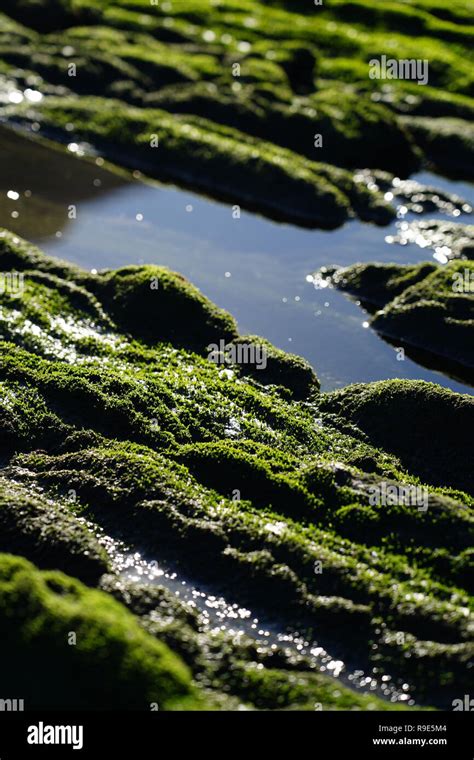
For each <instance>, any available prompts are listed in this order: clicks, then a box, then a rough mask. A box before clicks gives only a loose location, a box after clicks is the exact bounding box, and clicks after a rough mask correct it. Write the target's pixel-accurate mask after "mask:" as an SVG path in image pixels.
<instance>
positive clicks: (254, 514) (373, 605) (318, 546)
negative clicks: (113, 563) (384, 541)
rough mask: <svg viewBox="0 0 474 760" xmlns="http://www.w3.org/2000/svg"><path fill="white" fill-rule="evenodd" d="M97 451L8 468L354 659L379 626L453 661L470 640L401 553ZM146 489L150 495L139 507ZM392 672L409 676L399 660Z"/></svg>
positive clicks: (440, 595)
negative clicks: (318, 567)
mask: <svg viewBox="0 0 474 760" xmlns="http://www.w3.org/2000/svg"><path fill="white" fill-rule="evenodd" d="M103 454H104V455H105V456H104V455H100V452H98V451H89V452H87V451H85V452H81V453H80V454H77V455H69V456H66V457H64V456H61V457H58V458H52V457H46V456H44V455H35V454H32V455H29V456H28V457H21V458H20V459H18V462H17V464H18V465H19V466H20V472H22V471H23V472H24V471H25V470H26V471H29V472H30V477H31V476H34V477H36V478H38V480H39V482H40V483H43V484H46V485H47V486H48V487H49V488H51V487H52V486H53V485H54V484H56V485H57V486H58V487H59V488H64V487H65V486H66V484H67V487H71V484H72V486H73V487H74V489H75V490H77V493H78V497H79V499H80V501H81V503H84V504H89V505H90V507H91V508H92V514H93V515H94V518H95V519H99V521H101V522H104V524H105V525H106V526H107V525H109V526H110V527H112V523H113V526H114V529H115V530H117V529H121V530H123V531H124V533H125V535H127V537H128V538H129V539H131V540H132V541H139V542H140V543H141V544H143V537H144V536H147V540H146V542H147V544H148V546H149V547H150V551H156V552H159V556H164V555H165V556H166V553H167V552H168V553H171V555H173V552H175V553H178V556H179V557H180V566H181V568H182V569H183V570H187V571H191V572H192V573H193V575H194V576H197V577H199V578H200V579H201V580H202V581H207V582H213V583H214V584H217V587H218V588H219V587H221V588H226V589H227V591H228V592H230V593H231V594H232V595H233V597H234V598H236V599H237V600H238V601H239V602H241V603H244V604H251V605H257V607H263V608H265V604H266V601H267V600H268V599H269V598H271V599H272V611H273V614H275V612H277V613H279V615H283V616H287V615H290V616H291V619H292V620H293V621H298V620H299V621H300V622H304V624H305V625H306V626H307V625H311V624H313V625H314V624H316V623H317V626H318V631H319V635H321V634H322V633H323V631H324V632H325V635H327V636H329V637H330V638H332V637H334V636H335V633H336V631H337V636H336V638H337V640H338V641H339V642H340V646H342V651H344V646H347V645H348V644H349V641H348V642H346V644H344V641H345V640H344V634H345V633H347V634H348V635H349V634H350V646H351V650H352V652H353V653H354V646H355V644H357V648H358V651H359V655H358V656H359V657H368V658H369V659H370V657H371V651H372V650H370V646H369V645H370V642H374V641H375V642H377V640H378V634H376V629H377V626H379V625H380V623H383V625H382V629H383V630H384V631H386V630H388V631H390V630H395V631H397V630H398V631H407V632H410V633H412V634H414V635H416V636H417V638H418V639H421V640H425V639H426V638H429V640H430V641H433V640H435V641H439V642H441V643H446V644H447V645H448V644H449V646H447V648H445V649H444V650H443V651H445V653H446V656H449V657H450V658H451V660H452V658H453V657H455V656H456V655H455V653H456V652H458V651H459V654H460V655H461V654H462V653H463V652H464V649H463V648H461V649H459V646H458V643H459V642H460V641H463V640H465V639H466V637H468V636H469V633H468V631H469V628H468V627H467V626H468V621H469V618H467V617H466V611H465V610H464V607H466V608H467V605H468V598H467V597H466V596H465V594H464V593H463V592H462V591H461V590H460V589H459V588H456V587H450V586H449V585H446V582H443V583H439V582H436V581H434V580H432V579H431V578H430V576H429V574H428V573H427V571H426V570H417V571H415V570H414V568H413V566H411V565H410V564H408V563H407V561H406V560H405V559H403V558H402V557H401V556H398V557H397V556H396V555H392V554H390V553H389V552H387V551H386V550H384V549H383V548H377V550H375V549H374V547H372V548H370V547H364V546H363V545H361V544H358V543H354V542H351V541H347V540H344V539H341V538H339V537H338V536H337V535H336V534H334V533H332V532H330V531H329V532H328V531H324V530H320V529H318V528H314V527H313V528H310V527H302V526H301V525H298V523H294V522H292V521H291V520H288V518H285V519H284V520H282V517H281V515H275V514H274V513H271V512H267V511H263V512H262V510H258V511H255V510H252V508H251V505H250V503H246V502H240V503H237V504H236V503H234V502H231V501H227V500H222V499H219V497H217V495H216V494H214V495H213V494H212V492H209V491H206V490H203V489H202V487H201V486H199V485H198V484H196V483H193V481H192V480H191V479H190V478H189V475H187V474H186V472H187V471H186V470H185V469H184V468H181V469H180V471H178V470H175V475H174V477H175V478H176V477H178V478H179V479H178V480H175V482H174V483H173V482H172V481H171V480H170V466H169V463H166V460H164V461H162V463H161V464H159V467H157V466H156V465H157V464H158V459H157V456H156V455H152V453H151V452H149V454H148V456H147V457H146V458H145V457H143V456H142V457H141V461H140V459H138V458H137V457H136V456H135V458H134V459H133V463H132V460H125V459H123V453H122V454H120V449H117V447H115V453H114V452H112V451H111V452H106V451H104V452H103ZM129 456H130V455H129ZM125 461H127V463H126V464H125ZM144 468H145V469H144ZM142 478H143V480H142ZM183 478H185V480H184V481H183ZM111 479H113V483H112V480H111ZM144 490H148V493H149V495H150V496H151V498H152V500H151V501H142V502H136V501H135V500H136V499H137V498H139V497H140V495H141V494H142V493H143V491H144ZM104 516H105V521H104ZM163 553H164V555H163ZM210 556H212V557H213V561H212V563H210V562H209V557H210ZM316 561H319V562H322V566H323V572H322V574H320V575H315V573H314V564H315V562H316ZM245 589H246V591H245ZM453 600H456V601H455V602H454V601H453ZM351 621H352V623H354V622H355V621H357V627H358V630H360V631H361V632H362V633H363V636H362V638H360V639H358V640H357V642H355V641H354V637H353V626H349V627H348V626H347V624H348V623H350V622H351ZM367 638H368V639H369V641H367ZM456 647H457V649H456ZM374 651H375V652H378V646H376V647H375V648H374ZM377 659H379V658H377ZM458 670H459V668H457V669H456V672H458ZM396 673H398V674H400V675H402V676H405V675H406V671H405V668H404V663H403V657H402V656H401V658H400V661H399V663H398V666H397V669H396ZM431 686H432V685H431ZM453 686H454V683H453V682H452V680H450V679H449V678H447V680H446V682H445V684H444V686H443V688H442V689H441V691H439V693H438V691H437V689H438V687H436V689H435V691H436V692H437V693H438V696H437V697H434V696H433V693H434V692H432V693H431V696H430V699H434V700H435V702H437V701H438V700H439V699H441V700H444V698H445V697H446V695H447V694H449V693H450V689H451V687H453ZM429 688H430V687H429V684H428V682H427V681H423V682H421V681H420V683H419V684H416V690H417V691H416V693H419V694H420V695H421V694H427V693H428V692H429ZM418 689H419V692H418ZM442 695H444V696H442Z"/></svg>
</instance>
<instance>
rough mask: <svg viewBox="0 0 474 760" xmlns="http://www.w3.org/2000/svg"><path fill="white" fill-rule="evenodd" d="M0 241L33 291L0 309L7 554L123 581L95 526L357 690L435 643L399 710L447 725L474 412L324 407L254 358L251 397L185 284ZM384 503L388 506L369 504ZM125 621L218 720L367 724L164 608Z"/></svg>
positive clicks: (326, 397) (312, 384)
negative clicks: (312, 717) (308, 712)
mask: <svg viewBox="0 0 474 760" xmlns="http://www.w3.org/2000/svg"><path fill="white" fill-rule="evenodd" d="M0 240H1V250H0V266H1V267H2V268H3V269H4V270H6V268H7V266H8V267H15V268H16V269H17V271H19V272H21V273H22V274H23V275H24V281H23V287H22V288H21V289H20V291H19V292H17V293H15V294H12V293H10V292H8V289H6V292H4V293H2V294H0V308H1V322H0V327H1V334H2V337H3V340H2V341H0V383H1V385H0V404H1V407H2V411H3V414H2V417H1V419H2V423H1V424H2V426H3V427H2V430H3V433H4V434H3V435H2V457H3V466H4V470H3V478H4V482H5V485H4V488H5V499H4V506H3V507H2V508H1V509H0V512H1V515H0V519H2V516H3V519H4V523H5V525H6V530H5V532H4V534H3V543H2V545H1V546H2V548H3V549H4V550H6V551H12V552H21V553H22V554H24V555H25V556H26V557H30V558H31V559H33V560H34V561H35V562H37V563H38V564H40V565H41V566H42V567H45V568H48V569H53V568H60V569H63V570H66V571H67V572H68V573H69V574H74V575H78V576H79V577H81V578H84V580H86V581H87V582H89V583H96V582H97V581H98V576H99V575H100V574H101V572H102V570H104V571H105V570H107V569H109V568H110V567H111V566H110V562H111V561H112V569H114V567H113V560H112V558H111V557H109V560H106V559H105V558H104V556H103V553H102V552H101V551H100V548H99V547H100V546H102V545H103V546H104V547H105V548H107V546H108V544H107V541H105V542H101V540H100V530H99V527H98V526H102V528H104V529H106V530H107V531H108V532H109V533H110V534H112V536H115V537H117V536H118V535H120V536H122V537H123V538H125V539H126V541H127V543H128V544H129V545H131V546H138V547H139V548H140V549H142V550H146V551H147V552H148V553H149V556H151V557H153V556H156V557H159V558H160V561H161V560H163V561H167V562H170V563H171V564H172V565H173V566H175V567H177V568H178V569H179V571H180V572H182V573H184V574H186V575H187V576H188V577H192V578H193V579H195V581H196V584H199V583H202V584H207V585H208V587H210V588H211V589H215V590H216V593H222V592H225V593H226V595H228V596H229V598H230V599H232V600H235V601H233V603H235V604H239V605H244V606H247V608H249V609H252V610H256V611H258V613H259V614H263V615H265V616H267V617H269V618H270V619H272V620H273V621H275V624H278V625H279V626H283V627H285V626H286V625H290V626H292V627H293V628H294V627H297V628H298V629H299V630H303V631H307V632H308V634H307V635H308V637H310V638H317V639H318V641H323V644H324V643H325V642H328V644H327V645H328V648H329V649H330V647H329V644H331V642H332V643H334V642H335V641H337V647H338V650H340V652H341V655H340V656H341V657H342V658H343V659H345V658H347V659H351V660H353V658H355V659H356V660H357V663H358V664H359V665H360V666H361V669H362V670H367V669H368V670H370V669H371V668H373V667H381V665H380V663H382V664H385V662H387V663H390V668H391V669H393V675H394V677H395V678H398V677H400V678H403V679H405V680H406V679H407V678H408V674H409V672H410V671H409V668H408V667H407V663H406V661H405V657H404V653H403V651H402V650H400V649H396V650H395V653H394V652H393V651H392V650H390V652H389V653H387V654H386V655H385V654H384V653H385V652H386V649H385V648H384V647H382V646H381V641H382V637H385V636H387V635H389V634H390V633H391V632H392V633H393V632H401V633H403V634H405V633H406V635H407V636H408V635H411V636H414V637H415V638H416V641H417V642H418V643H420V647H421V648H420V649H419V651H420V652H423V651H424V650H423V647H422V646H421V643H422V642H424V641H426V639H427V638H428V634H427V632H428V631H431V634H430V636H431V638H432V640H433V641H434V643H435V645H436V646H438V649H439V653H440V654H439V655H437V657H438V660H437V662H439V663H441V664H440V670H441V675H440V677H439V679H437V680H435V681H433V677H432V669H431V665H430V667H429V668H427V671H426V676H425V674H424V672H423V665H422V662H423V659H422V657H420V661H419V667H418V668H417V670H416V679H415V682H414V683H413V685H412V692H413V694H414V697H415V698H416V699H419V700H422V701H423V702H424V703H425V704H426V703H428V704H435V705H445V704H446V703H447V701H448V700H449V698H450V695H451V693H452V689H451V686H452V679H451V681H449V684H448V681H445V680H444V675H443V674H444V668H446V672H448V670H449V669H450V668H452V667H454V665H453V662H454V660H453V658H454V659H455V660H456V665H455V667H456V668H457V669H462V668H463V667H464V666H463V663H464V661H465V647H464V644H465V642H466V640H467V637H468V635H469V621H470V618H469V613H468V612H466V611H467V610H468V608H469V596H468V591H469V589H470V588H471V584H472V581H471V579H470V576H469V573H470V572H471V565H472V555H471V554H470V552H469V545H470V544H469V540H470V536H471V535H472V499H471V498H470V497H469V494H468V492H472V490H473V489H472V482H471V478H470V469H469V452H468V451H467V449H466V447H465V445H464V443H463V441H462V439H461V437H460V436H459V430H460V429H461V427H462V426H464V425H469V415H471V414H472V400H471V399H470V398H469V397H467V396H462V395H459V394H455V393H452V392H450V391H445V390H443V389H441V388H439V387H437V386H435V385H431V384H426V383H416V382H403V381H392V382H388V383H375V384H370V385H362V386H353V387H349V388H348V389H345V390H344V391H341V392H338V393H333V394H320V393H319V392H318V382H317V380H316V377H315V375H314V373H313V371H312V370H311V368H310V367H309V366H308V365H307V364H306V363H305V362H303V361H300V360H298V359H297V358H296V357H291V356H287V355H285V354H283V353H282V352H280V351H277V350H276V349H274V348H273V347H272V346H270V345H269V344H268V343H266V342H265V341H263V342H262V345H264V347H265V348H266V351H267V352H268V356H267V359H268V362H267V366H266V368H265V371H264V372H263V370H262V372H263V375H260V370H258V369H257V368H256V367H252V366H251V365H249V363H248V361H247V358H248V357H246V355H243V354H242V352H240V353H239V352H236V353H235V356H234V354H232V355H233V356H234V358H235V357H236V362H235V363H234V364H233V365H232V369H230V368H227V367H225V368H224V369H223V368H222V366H220V365H219V363H217V362H216V361H215V358H216V357H214V356H212V355H211V354H210V353H209V343H208V342H209V340H210V339H211V340H213V341H214V342H215V341H216V340H217V342H218V343H219V342H220V340H221V339H220V337H218V336H220V335H221V334H222V335H223V336H225V337H223V338H222V340H224V339H227V340H229V344H230V345H231V346H233V347H234V348H235V349H237V348H238V347H240V348H245V347H246V346H247V347H253V348H256V347H257V346H258V343H259V339H258V338H255V337H253V336H251V337H249V338H245V337H241V338H239V337H238V335H237V333H236V328H235V323H234V322H233V320H232V319H231V318H230V317H229V316H228V315H226V314H225V313H223V312H221V311H220V310H218V309H216V308H215V307H214V306H213V305H212V304H211V303H210V302H209V301H207V299H205V297H204V296H202V295H201V294H200V293H199V292H198V291H197V290H195V289H194V288H193V287H192V286H191V285H190V284H189V283H187V282H186V281H185V280H183V279H182V278H180V277H179V276H177V275H174V274H172V273H170V272H168V271H167V270H164V269H161V268H154V267H152V268H148V267H144V268H141V267H138V268H136V267H133V268H126V269H124V270H119V271H118V272H110V271H108V272H103V273H98V274H88V273H85V272H81V271H79V270H77V269H76V268H75V267H72V266H69V265H67V264H64V263H62V262H59V261H56V260H54V259H49V258H47V257H45V256H43V255H42V254H41V253H40V252H39V251H38V250H37V249H34V248H32V247H30V246H29V245H28V244H27V243H25V242H24V241H21V240H19V239H18V238H16V237H15V236H11V235H10V234H8V233H4V234H3V235H2V237H1V238H0ZM389 274H390V277H391V278H392V280H393V283H392V284H393V286H394V288H398V287H399V283H398V282H397V277H396V273H395V272H393V271H392V270H390V273H389ZM429 276H431V275H429ZM417 277H418V275H417V276H413V272H412V273H411V274H410V275H409V278H408V279H409V280H410V282H415V281H418V280H417ZM153 278H156V284H157V285H158V289H157V290H153V289H152V288H150V284H151V283H155V279H153ZM377 278H378V275H377V277H376V278H375V279H376V282H378V281H379V279H377ZM410 278H411V279H410ZM402 279H403V278H402ZM392 280H391V282H392ZM150 281H151V283H150ZM421 282H423V280H421ZM369 285H370V287H373V283H372V280H371V279H370V278H369ZM160 287H161V289H162V291H163V292H161V291H160ZM160 298H163V299H164V301H163V300H162V301H161V302H160V300H159V299H160ZM164 302H165V303H166V310H164V308H163V303H164ZM160 310H161V311H160ZM186 310H189V314H190V315H191V316H190V317H189V319H188V320H182V321H181V322H179V321H178V322H176V323H175V322H174V321H173V320H168V323H167V324H171V327H169V328H168V327H167V326H165V327H163V324H162V323H161V322H160V320H158V319H157V315H160V314H161V315H163V314H164V313H165V311H166V314H167V313H168V312H169V313H170V314H174V313H180V312H183V311H186ZM144 325H145V326H144ZM174 325H176V327H175V329H173V326H174ZM260 358H261V357H260ZM249 366H250V372H249ZM249 375H250V376H249ZM407 420H410V421H411V423H412V426H413V429H410V430H407V428H406V421H407ZM384 483H385V486H383V484H384ZM387 484H388V486H390V487H391V488H395V492H396V494H399V496H398V497H397V498H395V502H392V501H390V502H387V501H386V500H385V499H384V498H379V499H378V500H377V498H376V499H375V501H374V499H373V496H374V491H375V492H376V493H378V492H379V491H380V493H382V491H383V488H385V487H386V486H387ZM406 487H410V488H412V489H417V488H419V489H421V490H422V491H423V503H422V504H418V502H416V500H415V501H406V500H404V499H403V498H401V496H400V495H401V494H403V489H405V488H406ZM26 488H28V489H29V492H28V494H27V493H26V491H25V489H26ZM39 489H43V491H40V490H39ZM377 489H378V490H377ZM456 489H457V490H456ZM71 492H72V493H73V494H74V503H73V504H71V503H69V502H68V501H67V499H68V496H69V495H70V494H71ZM425 492H426V494H425ZM425 495H426V508H425ZM420 506H421V507H423V508H422V509H420ZM78 515H81V519H82V517H87V519H88V520H89V521H90V524H91V526H92V527H89V524H85V523H84V522H79V518H78ZM76 522H77V524H76ZM93 526H96V529H95V530H94V527H93ZM90 530H92V532H93V533H94V534H95V535H96V538H93V537H92V534H91V533H90V532H89V531H90ZM97 542H98V544H97ZM83 549H84V550H85V551H89V552H91V553H90V555H86V554H85V553H84V552H83ZM86 557H87V559H86ZM116 581H117V582H119V581H120V579H118V578H116ZM104 583H105V582H102V584H101V585H102V586H103V588H105V589H110V591H109V593H112V591H113V590H114V589H116V584H115V581H114V582H112V581H109V582H108V585H104ZM113 593H114V595H117V594H116V593H115V591H113ZM127 593H128V592H127ZM126 596H127V594H126V593H125V592H124V596H123V599H124V600H125V597H126ZM120 598H122V597H120ZM128 599H129V601H128V602H127V603H128V604H129V606H130V608H131V610H132V612H133V613H134V614H135V615H136V616H137V617H138V618H140V620H141V621H142V622H141V623H140V624H141V625H143V626H144V627H145V628H146V630H147V631H149V632H151V633H153V635H156V636H158V637H159V638H160V637H161V636H162V635H163V636H165V637H166V638H165V641H166V642H167V643H168V645H169V646H170V647H171V648H172V649H173V650H174V651H177V652H178V653H179V654H180V655H181V656H183V657H184V658H185V660H186V662H187V663H188V664H189V665H190V666H191V668H192V672H193V674H194V675H195V677H196V678H198V676H199V677H202V679H203V680H202V684H203V686H204V685H205V688H206V690H208V691H210V693H211V696H210V697H209V699H211V702H212V704H213V705H217V706H218V707H220V708H223V707H224V706H225V704H227V706H229V705H232V706H235V705H236V702H235V701H232V700H237V701H238V700H240V699H242V700H244V701H245V702H248V703H249V704H250V705H253V706H257V707H266V708H271V709H273V708H274V707H277V706H283V707H299V708H301V709H308V708H309V704H310V703H309V702H308V700H307V699H305V697H304V692H305V690H306V692H305V693H306V694H307V695H308V694H309V695H311V697H310V700H313V699H314V701H315V702H322V701H324V700H323V698H321V699H317V698H316V697H317V694H318V693H319V694H320V695H323V694H324V695H325V696H324V699H327V700H329V704H330V705H331V706H334V707H337V706H340V707H346V706H349V705H353V706H354V707H361V709H367V706H368V703H369V702H368V701H370V697H368V696H367V697H365V696H364V695H355V696H349V695H348V693H347V692H346V691H344V692H342V691H341V690H339V692H340V699H339V697H334V696H332V697H331V694H332V691H331V690H330V691H327V689H328V688H329V687H328V684H327V682H326V681H325V680H324V679H323V680H321V679H320V677H319V676H318V677H316V676H314V675H311V673H310V671H311V670H312V668H313V666H312V665H310V664H308V663H306V664H302V663H300V664H299V666H298V667H300V668H301V673H302V675H301V683H302V684H304V686H303V687H302V690H297V691H296V692H295V691H294V690H293V689H292V688H291V687H290V684H291V677H292V676H291V669H290V668H289V665H288V662H287V661H286V660H285V659H284V658H283V660H282V659H281V657H282V656H280V655H279V656H278V658H277V660H274V661H272V663H270V664H268V663H265V662H263V661H261V660H259V659H258V657H257V655H255V654H252V655H248V656H247V655H246V656H245V657H246V658H247V659H245V658H244V661H245V664H244V665H242V664H241V659H242V657H244V655H243V654H242V652H241V651H240V650H239V649H238V648H237V649H235V648H232V646H231V645H230V644H229V641H228V639H227V638H226V636H223V637H222V638H221V639H217V640H216V639H213V638H210V633H209V631H208V630H207V629H206V630H204V631H201V629H199V624H198V623H193V619H192V616H191V617H189V616H188V617H186V622H185V625H186V628H185V629H184V630H183V631H182V632H181V633H180V626H181V622H180V621H181V613H180V612H178V611H176V610H174V608H173V607H170V605H169V604H168V601H169V600H168V597H167V596H166V594H165V595H164V596H163V595H161V596H160V595H159V594H158V595H156V594H152V593H151V592H150V594H148V593H147V594H144V593H142V592H141V591H140V592H138V591H137V592H136V594H133V593H131V592H130V594H128ZM167 600H168V601H167ZM155 604H156V606H155V607H154V609H152V607H153V605H155ZM157 610H158V611H157ZM155 613H156V614H155ZM26 617H27V616H26ZM131 619H132V620H133V617H132V618H131ZM31 620H34V618H31ZM26 624H27V623H25V625H26ZM31 624H32V625H33V623H31ZM183 625H184V622H183ZM196 626H197V627H198V629H199V630H196ZM68 630H69V629H68ZM186 631H187V633H186ZM315 632H316V633H315ZM445 645H446V646H447V645H449V647H450V648H449V649H446V648H443V647H445ZM461 645H462V646H461ZM91 646H92V645H91ZM249 646H250V645H249ZM252 646H253V645H252ZM417 646H418V644H417ZM208 647H211V648H212V651H213V652H216V653H218V652H220V651H221V652H224V651H225V652H226V655H225V658H226V659H225V662H227V663H228V664H229V667H226V668H222V670H219V672H215V671H212V672H211V671H210V670H209V669H208V668H209V667H211V666H206V665H204V664H203V662H205V661H206V659H207V660H209V659H211V661H213V662H214V661H215V659H216V658H217V657H218V655H217V654H216V656H215V658H214V657H211V658H209V657H208V656H207V653H208V652H209V651H210V650H209V649H207V648H208ZM246 651H247V650H246ZM248 651H252V652H253V650H252V648H251V647H250V650H248ZM437 651H438V650H437ZM193 653H194V654H193ZM247 654H248V652H247ZM375 655H377V657H378V658H379V659H377V657H376V658H375V660H374V659H373V658H374V656H375ZM379 655H380V656H379ZM385 657H386V660H385V659H384V658H385ZM439 658H441V659H439ZM443 658H444V659H443ZM91 662H92V660H91ZM376 662H377V663H378V664H375V663H376ZM255 663H256V665H255ZM284 663H286V664H284ZM260 664H263V665H264V668H265V670H264V672H263V674H261V675H260V676H259V678H258V679H255V678H253V676H252V677H251V675H249V674H253V673H254V672H255V670H257V672H258V671H259V667H257V666H259V665H260ZM104 667H106V666H105V665H104ZM387 667H388V665H387ZM267 668H268V670H267ZM224 671H225V672H224ZM150 672H151V671H150ZM449 672H451V670H449ZM456 672H457V671H456ZM225 673H227V675H225ZM285 674H286V675H285ZM150 677H151V676H150ZM298 678H300V676H298ZM448 680H449V679H448ZM141 683H142V682H140V684H141ZM447 684H448V685H447ZM64 688H66V687H64ZM136 688H137V693H138V691H140V693H141V694H142V695H144V698H145V699H148V698H149V697H148V694H149V692H148V691H147V689H148V687H147V686H143V685H138V686H137V687H136ZM190 688H191V687H190ZM207 693H208V692H207V691H206V694H207ZM223 694H230V695H231V696H230V698H231V702H230V703H226V702H225V697H223V696H222V695H223ZM206 698H207V697H206ZM451 698H452V697H451ZM137 699H138V697H137ZM71 700H73V697H71ZM216 700H217V701H216ZM338 700H339V701H338ZM151 701H159V699H158V700H151ZM71 704H74V702H73V701H72V702H71ZM140 704H141V703H140ZM183 704H184V703H183ZM186 704H187V703H186Z"/></svg>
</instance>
